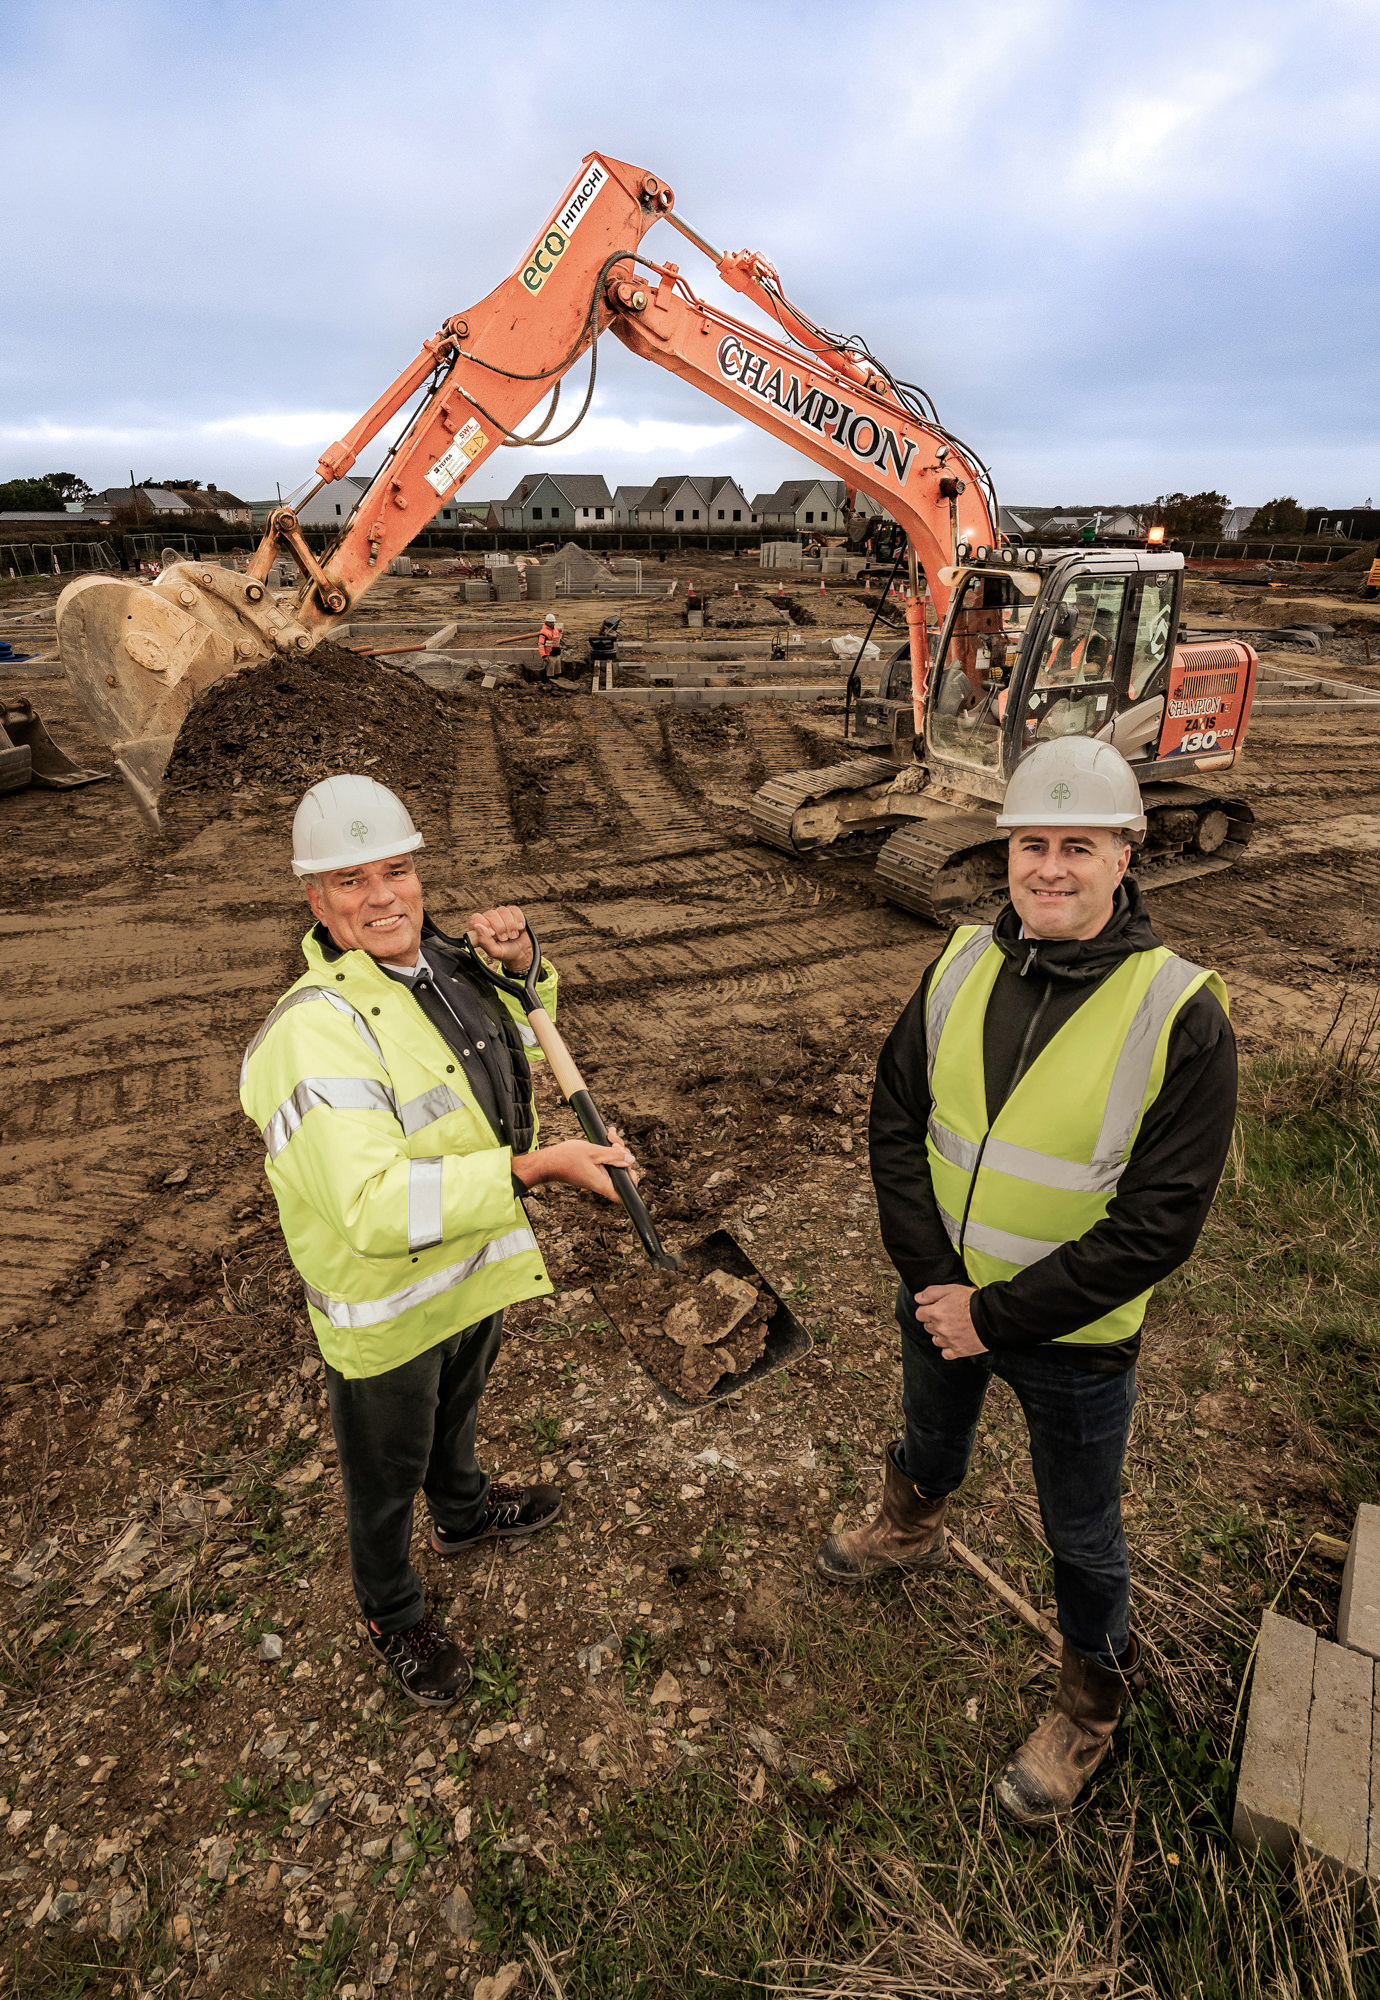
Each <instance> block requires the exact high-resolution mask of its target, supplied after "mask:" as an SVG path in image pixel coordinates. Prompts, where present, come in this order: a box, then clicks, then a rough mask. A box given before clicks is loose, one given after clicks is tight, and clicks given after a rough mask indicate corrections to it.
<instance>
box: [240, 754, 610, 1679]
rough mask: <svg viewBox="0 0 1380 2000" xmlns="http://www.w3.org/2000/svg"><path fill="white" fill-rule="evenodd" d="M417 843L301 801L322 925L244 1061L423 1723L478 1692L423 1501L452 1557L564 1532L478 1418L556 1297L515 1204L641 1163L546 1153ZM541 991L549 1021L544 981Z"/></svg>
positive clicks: (346, 798) (384, 809) (475, 932)
mask: <svg viewBox="0 0 1380 2000" xmlns="http://www.w3.org/2000/svg"><path fill="white" fill-rule="evenodd" d="M421 845H422V836H421V834H420V833H418V831H417V829H416V827H415V826H414V825H413V823H412V818H411V815H410V814H409V813H408V810H407V808H406V806H404V804H403V803H402V800H401V799H399V798H397V797H395V795H394V794H393V793H392V792H390V791H388V790H386V789H385V787H384V786H382V785H380V784H377V783H376V782H375V781H374V779H372V778H363V777H353V776H341V777H336V778H325V779H323V780H322V781H321V783H320V784H316V785H313V786H312V788H311V790H310V791H309V792H308V793H307V794H306V796H305V797H304V798H303V800H302V802H301V804H300V805H299V806H298V808H297V814H296V817H295V819H294V820H293V823H292V869H293V873H294V874H295V875H296V876H297V877H298V878H299V879H300V880H301V882H302V884H303V887H304V888H305V890H306V896H307V902H308V904H309V905H310V907H311V913H312V916H313V917H314V919H315V922H314V924H313V926H312V928H311V929H310V930H309V931H308V932H307V934H306V936H305V937H304V938H303V940H302V956H303V957H304V958H305V960H306V962H307V965H306V971H305V972H304V973H303V974H302V976H301V978H300V979H299V980H298V981H297V983H296V985H295V986H292V987H290V988H289V990H288V992H287V993H286V994H285V995H284V997H283V998H282V999H281V1000H280V1001H279V1002H278V1004H277V1006H276V1007H275V1008H274V1009H273V1012H272V1013H271V1014H270V1015H269V1017H268V1019H267V1020H266V1021H265V1023H264V1025H263V1027H262V1028H260V1030H259V1032H258V1034H257V1035H256V1036H255V1037H254V1040H253V1041H252V1042H251V1043H250V1045H249V1049H248V1052H247V1053H246V1055H245V1059H244V1068H243V1070H242V1071H241V1074H240V1102H241V1103H242V1104H243V1106H244V1108H245V1110H246V1111H247V1112H248V1114H249V1116H250V1117H251V1118H252V1119H253V1121H254V1123H255V1125H256V1126H257V1127H258V1128H259V1131H260V1132H261V1133H262V1134H263V1140H264V1145H265V1147H266V1149H267V1154H268V1157H267V1159H266V1161H265V1163H264V1165H265V1170H266V1172H267V1174H268V1179H269V1184H270V1185H271V1187H272V1189H273V1192H274V1195H275V1197H276V1198H277V1202H278V1215H279V1219H280V1220H281V1222H282V1227H283V1236H284V1238H285V1239H286V1242H287V1247H288V1252H289V1254H290V1256H291V1258H292V1261H293V1263H294V1265H295V1266H296V1267H297V1271H298V1274H299V1275H300V1277H301V1279H302V1283H303V1289H304V1290H305V1292H306V1295H307V1309H308V1312H309V1314H310V1316H311V1324H312V1329H313V1331H314V1333H315V1334H316V1339H317V1344H318V1345H319V1347H320V1349H321V1354H322V1358H323V1360H324V1361H325V1364H326V1389H327V1394H328V1396H329V1399H330V1408H331V1423H332V1426H333V1428H334V1431H335V1440H336V1447H337V1450H338V1453H339V1464H340V1479H341V1485H342V1486H343V1487H344V1490H345V1512H346V1526H347V1531H348V1535H349V1544H350V1568H351V1572H352V1575H353V1578H354V1586H355V1595H356V1597H357V1598H358V1599H359V1604H360V1609H361V1610H362V1611H363V1613H364V1618H365V1626H366V1630H367V1632H368V1637H369V1644H370V1645H371V1646H372V1647H373V1649H374V1651H375V1652H376V1653H377V1654H378V1655H379V1657H380V1658H381V1659H382V1660H384V1661H386V1662H387V1664H388V1666H389V1667H390V1668H391V1670H392V1672H393V1673H394V1675H395V1676H396V1678H397V1679H398V1681H399V1682H400V1683H401V1685H402V1687H403V1689H404V1691H405V1692H406V1693H407V1694H408V1695H410V1696H411V1698H412V1699H413V1700H414V1701H417V1702H422V1703H425V1704H428V1705H430V1706H433V1707H445V1706H446V1705H447V1704H449V1703H450V1702H453V1701H455V1700H456V1699H457V1697H458V1696H460V1695H462V1694H463V1693H464V1692H465V1689H466V1688H467V1687H468V1686H469V1683H470V1679H471V1671H470V1667H469V1663H468V1662H467V1661H466V1659H465V1657H464V1655H463V1654H462V1653H461V1651H460V1649H459V1647H458V1646H456V1645H455V1644H454V1643H453V1642H452V1641H451V1640H450V1639H448V1638H447V1637H446V1636H445V1634H444V1633H443V1632H442V1631H441V1630H440V1628H439V1627H438V1626H437V1624H436V1623H435V1621H434V1619H433V1618H432V1617H431V1616H430V1614H429V1613H428V1612H427V1610H426V1598H425V1593H424V1590H423V1586H422V1580H421V1578H420V1577H419V1576H418V1574H417V1572H416V1571H415V1570H414V1569H413V1567H412V1564H411V1560H410V1557H409V1546H410V1543H411V1539H412V1510H413V1503H414V1502H415V1500H416V1497H417V1494H418V1492H420V1493H421V1495H422V1497H423V1499H424V1500H425V1502H426V1506H427V1511H428V1514H429V1516H430V1525H431V1547H432V1550H433V1552H434V1553H435V1554H436V1555H438V1556H452V1555H459V1554H461V1553H462V1552H463V1551H464V1550H466V1549H472V1548H474V1547H475V1546H476V1545H477V1544H479V1543H481V1542H487V1541H492V1540H495V1539H503V1538H508V1537H520V1536H526V1535H531V1534H535V1533H536V1532H537V1531H538V1530H539V1529H541V1528H545V1527H549V1526H550V1524H551V1522H553V1521H554V1520H555V1519H556V1517H557V1515H558V1514H559V1513H560V1511H561V1494H560V1492H559V1490H558V1489H557V1488H556V1487H554V1486H544V1485H534V1486H499V1485H496V1484H495V1483H493V1482H492V1481H491V1480H490V1479H489V1477H488V1475H487V1474H486V1473H484V1472H482V1471H481V1470H480V1468H479V1464H478V1461H477V1459H476V1457H475V1432H476V1424H477V1415H478V1406H479V1399H480V1396H481V1395H482V1393H483V1390H484V1384H485V1382H486V1380H487V1379H488V1374H489V1370H490V1368H491V1367H492V1365H493V1362H494V1358H495V1356H496V1355H497V1353H498V1349H499V1344H500V1340H501V1336H502V1328H503V1309H504V1307H505V1306H509V1305H513V1304H515V1303H516V1302H517V1300H519V1299H531V1298H537V1297H540V1296H541V1295H542V1294H543V1293H548V1292H550V1290H551V1281H550V1279H549V1278H548V1277H547V1275H546V1268H545V1266H544V1265H543V1263H542V1259H541V1253H540V1251H539V1250H538V1248H537V1239H536V1237H535V1236H534V1235H533V1233H532V1226H531V1223H530V1222H529V1221H528V1219H527V1213H526V1210H525V1209H524V1207H523V1201H522V1197H523V1195H524V1194H525V1193H526V1191H527V1190H528V1189H529V1188H533V1187H536V1186H538V1185H539V1183H540V1182H542V1181H548V1180H560V1181H566V1182H568V1183H569V1184H570V1185H571V1186H572V1187H578V1188H585V1189H587V1190H588V1191H590V1192H591V1193H594V1194H600V1195H604V1196H605V1197H606V1198H607V1199H609V1200H610V1201H611V1200H613V1199H615V1196H614V1191H613V1183H612V1182H611V1181H610V1180H609V1177H608V1175H607V1173H606V1172H605V1171H604V1169H605V1167H608V1166H615V1167H627V1168H631V1166H632V1155H631V1154H630V1153H629V1152H628V1150H627V1148H626V1147H625V1146H624V1145H623V1144H622V1143H621V1142H617V1143H615V1144H613V1145H610V1146H593V1145H590V1144H589V1143H588V1142H587V1141H586V1140H584V1139H566V1140H562V1141H561V1142H560V1144H558V1145H554V1146H543V1147H542V1148H541V1149H540V1150H536V1136H537V1120H536V1112H535V1109H534V1107H533V1103H532V1077H531V1072H530V1070H529V1068H528V1061H529V1058H530V1057H534V1056H536V1055H538V1053H539V1051H538V1050H537V1049H536V1046H535V1043H536V1037H535V1035H534V1034H533V1032H532V1030H531V1028H530V1027H529V1025H528V1022H527V1018H526V1015H525V1013H524V1012H523V1009H522V1007H521V1005H520V1003H519V1002H518V1001H517V1000H516V999H509V998H508V996H507V995H505V994H498V993H496V992H495V991H494V989H493V988H492V987H490V986H489V985H488V984H487V982H486V981H484V980H483V978H482V977H481V976H480V975H479V974H478V973H476V972H475V971H474V970H472V969H471V967H470V965H469V962H468V961H467V959H466V956H465V954H464V952H463V951H462V950H461V949H460V947H459V944H458V942H457V941H454V940H452V939H450V938H447V937H445V936H444V935H443V934H442V933H441V932H439V931H438V930H437V929H436V927H435V925H434V924H433V923H432V922H431V920H430V918H428V917H427V916H425V915H424V913H423V910H422V885H421V883H420V881H419V880H418V879H417V873H416V869H415V867H414V865H413V855H414V853H415V851H416V850H417V848H419V847H420V846H421ZM466 929H467V932H468V934H469V937H470V939H471V941H472V942H473V943H474V944H475V945H477V946H478V947H479V949H480V950H481V951H483V952H484V953H486V954H487V956H488V957H489V958H491V959H493V960H495V961H496V962H498V963H499V964H501V965H502V966H503V967H504V969H505V971H507V972H509V973H510V974H512V975H514V976H516V977H517V978H523V977H525V975H526V973H527V972H528V970H529V968H530V966H531V963H532V942H531V939H530V938H529V937H528V935H527V926H526V921H525V919H524V917H523V914H522V912H521V910H519V909H515V908H513V907H512V906H510V905H504V906H503V907H502V908H498V909H493V910H486V911H483V912H479V913H477V914H476V915H474V916H472V917H471V918H470V920H469V922H468V924H467V926H466ZM537 991H538V993H539V995H540V997H541V999H542V1001H543V1003H544V1005H545V1007H546V1009H547V1012H548V1013H551V1012H553V1011H554V1008H555V1002H556V975H555V972H554V971H553V970H552V968H551V967H550V966H549V965H548V964H546V962H545V961H543V963H542V968H541V977H540V980H539V981H538V987H537ZM611 1136H612V1137H613V1138H614V1139H615V1141H616V1140H617V1135H616V1134H613V1135H611Z"/></svg>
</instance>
